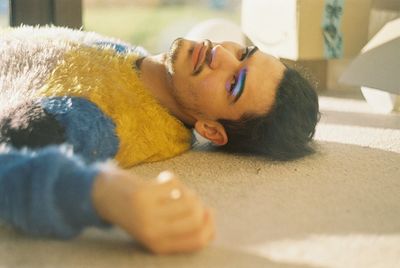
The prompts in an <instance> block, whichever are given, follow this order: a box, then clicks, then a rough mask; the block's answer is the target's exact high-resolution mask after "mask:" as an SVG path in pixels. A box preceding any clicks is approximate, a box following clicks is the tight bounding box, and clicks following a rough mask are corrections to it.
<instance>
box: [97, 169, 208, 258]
mask: <svg viewBox="0 0 400 268" xmlns="http://www.w3.org/2000/svg"><path fill="white" fill-rule="evenodd" d="M92 197H93V202H94V206H95V208H96V210H97V212H98V213H99V215H100V216H101V217H102V218H104V219H105V220H106V221H109V222H110V223H113V224H116V225H118V226H120V227H121V228H123V229H124V230H125V231H127V232H128V233H129V234H130V235H131V236H133V237H134V238H135V239H137V240H138V241H139V242H141V243H142V244H143V245H144V246H145V247H147V248H148V249H149V250H150V251H152V252H154V253H156V254H169V253H179V252H192V251H195V250H199V249H201V248H203V247H205V246H206V245H207V244H208V243H209V242H210V241H211V240H212V239H213V238H214V232H215V227H214V216H213V212H212V210H211V209H210V208H207V207H205V206H204V204H203V203H202V201H201V200H200V198H199V197H198V195H197V194H196V193H194V192H193V191H192V190H190V189H189V188H188V187H186V186H185V185H183V183H182V182H181V181H180V180H179V179H177V178H176V177H175V176H174V175H173V174H172V173H170V172H162V173H160V176H159V178H158V179H155V180H149V181H146V180H143V179H140V178H138V177H135V176H134V175H132V174H131V173H128V172H126V171H122V170H114V171H103V172H101V173H100V174H99V175H98V176H97V178H96V181H95V183H94V187H93V192H92Z"/></svg>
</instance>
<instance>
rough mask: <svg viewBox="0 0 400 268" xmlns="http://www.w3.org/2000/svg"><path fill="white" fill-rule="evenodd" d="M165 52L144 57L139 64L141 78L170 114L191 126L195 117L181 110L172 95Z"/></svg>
mask: <svg viewBox="0 0 400 268" xmlns="http://www.w3.org/2000/svg"><path fill="white" fill-rule="evenodd" d="M165 61H166V54H165V53H162V54H159V55H155V56H149V57H146V58H145V59H144V60H143V62H142V65H141V68H140V72H141V76H140V77H141V80H142V82H143V83H144V84H145V85H146V87H147V88H148V89H149V91H150V93H151V94H152V95H153V96H154V97H155V98H156V99H157V101H158V102H159V103H160V104H161V105H162V106H163V107H164V108H166V109H167V110H168V111H169V112H170V114H172V115H173V116H175V117H176V118H177V119H179V120H180V121H182V122H183V123H184V124H186V125H189V126H193V125H194V123H195V119H194V118H193V117H191V116H190V115H188V114H187V113H185V112H183V111H182V109H181V108H180V105H179V104H178V103H177V102H176V99H175V98H174V95H173V88H172V83H171V82H170V78H169V77H168V73H167V68H166V64H165Z"/></svg>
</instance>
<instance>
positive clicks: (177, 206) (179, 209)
mask: <svg viewBox="0 0 400 268" xmlns="http://www.w3.org/2000/svg"><path fill="white" fill-rule="evenodd" d="M160 202H161V204H162V206H161V207H160V208H161V209H159V210H158V213H159V214H158V215H159V217H160V218H162V219H165V220H174V219H176V218H179V217H184V216H185V215H186V216H187V215H188V214H190V213H191V211H192V210H193V209H196V208H199V207H202V206H203V203H202V201H201V200H200V198H199V197H198V195H197V194H195V193H194V192H193V191H190V190H186V191H183V192H182V193H181V196H180V197H179V199H171V197H165V196H164V197H163V198H161V199H160Z"/></svg>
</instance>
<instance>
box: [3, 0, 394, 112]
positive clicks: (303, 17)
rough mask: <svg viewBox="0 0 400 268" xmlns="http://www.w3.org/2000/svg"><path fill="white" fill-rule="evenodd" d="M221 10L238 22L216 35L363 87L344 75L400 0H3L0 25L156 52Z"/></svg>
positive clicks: (343, 87)
mask: <svg viewBox="0 0 400 268" xmlns="http://www.w3.org/2000/svg"><path fill="white" fill-rule="evenodd" d="M215 18H218V19H219V20H221V19H222V20H225V22H229V23H231V24H232V25H235V26H236V28H234V27H233V28H229V27H226V26H229V25H224V24H220V25H219V26H218V27H219V28H218V31H216V32H215V29H214V28H215V27H214V25H213V26H212V27H209V29H208V30H211V31H214V36H223V38H224V39H225V38H226V37H232V36H233V35H234V32H235V31H236V32H238V31H239V32H243V33H244V34H245V35H246V36H247V37H248V39H247V40H246V41H247V42H248V41H249V40H250V41H251V42H253V43H254V44H255V45H257V46H258V47H259V48H260V49H261V50H262V51H264V52H267V53H270V54H273V55H275V56H277V57H279V58H281V59H282V60H283V61H285V63H286V64H288V65H293V66H294V67H296V66H297V67H299V69H301V70H302V71H304V73H305V74H306V76H307V77H308V78H309V79H310V80H311V81H312V82H315V83H314V84H316V85H317V88H318V91H319V92H322V91H324V92H326V91H331V90H335V91H338V90H339V91H341V94H347V93H350V94H353V93H356V94H359V93H360V85H359V84H355V85H354V83H353V84H349V83H347V84H344V83H340V82H339V80H340V77H341V76H342V74H343V73H344V72H345V70H346V69H347V68H348V66H349V64H350V63H351V62H352V61H353V60H354V59H355V58H356V57H357V56H358V55H359V54H360V53H362V49H363V48H364V47H365V46H366V45H367V44H368V42H369V41H370V40H371V39H372V38H373V37H374V36H375V35H376V34H377V33H378V32H379V31H381V29H382V28H383V27H384V26H385V25H386V24H387V23H388V22H389V21H393V20H395V19H398V18H400V1H399V0H346V1H343V0H290V1H289V0H0V27H7V26H9V25H13V26H18V25H21V24H22V23H23V24H28V25H38V24H39V25H45V24H54V25H60V26H68V27H72V28H82V29H84V30H88V31H95V32H98V33H100V34H103V35H106V36H111V37H116V38H119V39H121V40H123V41H126V42H129V43H132V44H134V45H140V46H142V47H144V48H146V49H147V50H148V51H149V52H150V53H152V54H155V53H159V52H163V51H166V50H167V49H168V48H169V46H170V44H171V42H172V41H173V40H174V39H175V38H177V37H182V36H187V33H188V32H189V30H190V29H192V28H193V26H198V25H199V23H201V22H204V21H206V20H208V19H215ZM399 23H400V22H399ZM209 26H210V25H209ZM397 28H398V27H397ZM389 32H390V31H389ZM209 38H210V39H212V40H215V38H211V37H209ZM330 39H331V40H330ZM225 40H226V39H225ZM231 40H232V39H231ZM329 41H333V43H332V42H331V43H329ZM328 45H335V46H336V47H334V49H333V50H332V49H328V48H329V47H328ZM372 65H373V64H372ZM390 98H392V99H393V98H395V99H398V101H397V100H396V101H395V102H398V103H399V105H398V106H400V98H397V97H394V96H390ZM390 102H392V103H393V105H394V101H390ZM393 105H391V106H393ZM393 107H394V106H393ZM391 109H392V108H391ZM399 109H400V108H399Z"/></svg>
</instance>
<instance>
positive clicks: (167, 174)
mask: <svg viewBox="0 0 400 268" xmlns="http://www.w3.org/2000/svg"><path fill="white" fill-rule="evenodd" d="M173 177H174V174H172V172H171V171H168V170H166V171H163V172H161V173H160V174H158V177H157V181H158V182H159V183H166V182H168V181H170V180H172V178H173Z"/></svg>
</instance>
